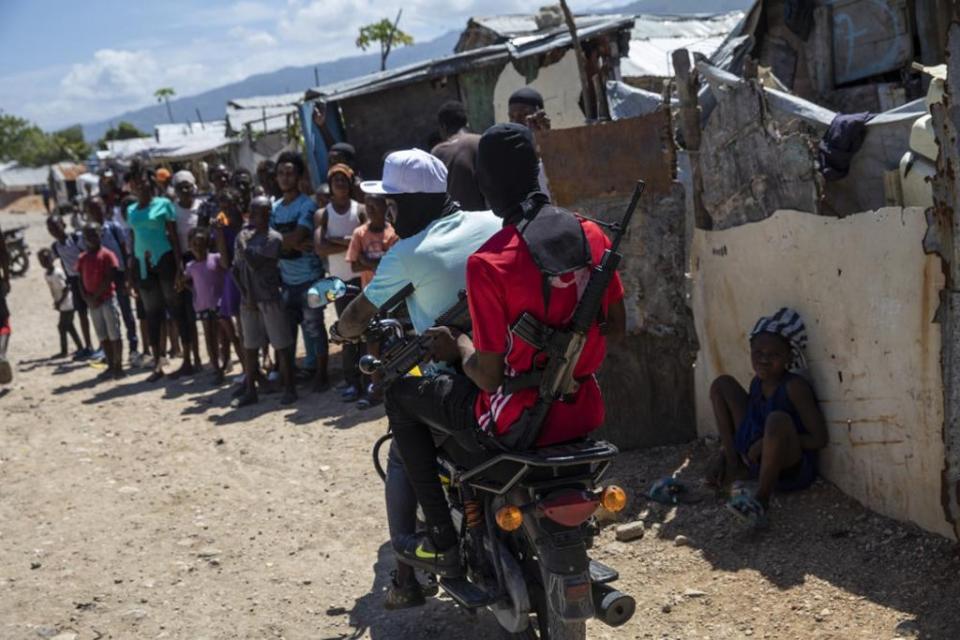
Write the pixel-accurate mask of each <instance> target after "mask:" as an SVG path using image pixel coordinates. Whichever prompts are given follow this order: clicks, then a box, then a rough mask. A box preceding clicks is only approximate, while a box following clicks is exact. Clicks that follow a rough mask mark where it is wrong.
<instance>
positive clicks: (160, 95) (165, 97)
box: [153, 87, 177, 124]
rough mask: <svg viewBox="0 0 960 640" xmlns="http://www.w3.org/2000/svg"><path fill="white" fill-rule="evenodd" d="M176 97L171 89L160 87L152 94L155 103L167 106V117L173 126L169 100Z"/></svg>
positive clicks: (175, 93)
mask: <svg viewBox="0 0 960 640" xmlns="http://www.w3.org/2000/svg"><path fill="white" fill-rule="evenodd" d="M175 95H177V92H176V91H174V90H173V87H161V88H159V89H157V90H156V91H154V92H153V97H154V98H156V99H157V102H162V103H164V104H165V105H166V106H167V117H168V118H170V124H173V111H171V110H170V98H172V97H173V96H175Z"/></svg>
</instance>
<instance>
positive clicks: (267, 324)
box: [231, 196, 297, 408]
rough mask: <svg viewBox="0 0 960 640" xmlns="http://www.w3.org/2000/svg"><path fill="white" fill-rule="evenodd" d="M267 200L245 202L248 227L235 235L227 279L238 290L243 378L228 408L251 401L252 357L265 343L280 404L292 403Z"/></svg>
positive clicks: (286, 325)
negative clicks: (279, 386)
mask: <svg viewBox="0 0 960 640" xmlns="http://www.w3.org/2000/svg"><path fill="white" fill-rule="evenodd" d="M270 210H271V205H270V201H269V200H268V199H267V198H265V197H264V196H259V197H256V198H254V199H253V200H252V201H251V202H250V225H249V226H248V227H246V228H244V229H243V231H241V232H240V235H238V236H237V242H236V249H235V251H234V259H233V275H234V276H235V278H236V281H237V285H239V287H240V292H241V304H240V323H241V325H242V326H243V349H244V359H245V361H246V370H247V377H246V380H245V384H246V390H245V393H244V394H243V395H242V396H240V397H238V398H235V399H234V400H233V402H232V403H231V406H233V407H235V408H236V407H244V406H247V405H249V404H253V403H255V402H257V388H256V381H257V378H258V376H257V375H255V374H254V372H256V370H257V356H258V354H259V353H260V349H262V348H263V347H264V346H266V344H267V343H268V341H269V344H270V345H271V346H272V347H273V348H274V350H276V352H277V363H278V364H279V365H280V379H281V381H282V382H283V387H284V392H283V397H282V398H281V399H280V404H284V405H287V404H291V403H293V402H295V401H296V400H297V392H296V390H295V388H294V380H293V336H292V335H291V331H290V322H289V320H288V318H287V312H286V307H285V306H284V304H283V298H282V296H281V292H280V249H281V247H282V245H283V236H281V235H280V233H279V232H278V231H275V230H273V229H271V228H270Z"/></svg>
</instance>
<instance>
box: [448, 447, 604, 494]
mask: <svg viewBox="0 0 960 640" xmlns="http://www.w3.org/2000/svg"><path fill="white" fill-rule="evenodd" d="M619 452H620V450H619V449H617V447H616V446H615V445H613V444H611V443H609V442H606V441H603V440H590V439H583V440H576V441H573V442H567V443H562V444H556V445H551V446H548V447H542V448H539V449H532V450H530V451H523V452H512V451H504V452H499V453H495V454H493V455H492V456H491V457H490V458H489V459H487V460H486V461H484V462H482V463H481V464H479V465H477V466H474V467H472V468H470V469H469V470H466V471H464V472H463V473H462V474H461V475H460V481H461V482H466V483H469V484H470V485H472V486H474V487H476V488H478V489H482V490H485V491H491V492H493V493H496V494H498V495H502V494H504V493H507V492H508V491H510V490H511V489H512V488H513V487H515V486H516V485H517V484H519V483H521V482H523V483H524V484H533V483H543V482H550V481H554V480H562V479H563V478H570V477H574V476H578V477H579V476H584V475H589V476H591V477H592V476H599V475H600V474H602V472H603V471H604V470H605V469H606V467H607V466H608V465H609V464H610V461H611V460H613V458H615V457H616V456H617V454H618V453H619Z"/></svg>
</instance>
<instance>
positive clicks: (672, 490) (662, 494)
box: [644, 476, 703, 504]
mask: <svg viewBox="0 0 960 640" xmlns="http://www.w3.org/2000/svg"><path fill="white" fill-rule="evenodd" d="M644 495H645V496H646V497H647V498H648V499H650V500H653V501H654V502H659V503H660V504H695V503H697V502H700V501H701V500H702V499H703V498H702V497H694V496H692V495H690V490H689V489H688V488H687V485H685V484H683V483H682V482H680V481H679V480H677V479H676V478H674V477H673V476H667V477H666V478H660V479H659V480H657V481H656V482H654V483H653V485H651V487H650V491H648V492H647V493H646V494H644Z"/></svg>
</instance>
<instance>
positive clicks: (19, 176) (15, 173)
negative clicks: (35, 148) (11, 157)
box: [0, 162, 50, 207]
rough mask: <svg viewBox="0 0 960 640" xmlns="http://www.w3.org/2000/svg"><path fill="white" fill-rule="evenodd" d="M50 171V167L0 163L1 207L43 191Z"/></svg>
mask: <svg viewBox="0 0 960 640" xmlns="http://www.w3.org/2000/svg"><path fill="white" fill-rule="evenodd" d="M49 173H50V167H21V166H19V165H18V164H17V163H16V162H7V163H3V164H0V207H4V206H6V205H7V204H9V203H11V202H13V201H14V200H18V199H20V198H22V197H23V196H27V195H31V194H36V193H40V192H41V191H43V188H44V187H45V186H46V184H47V177H48V175H49Z"/></svg>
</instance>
